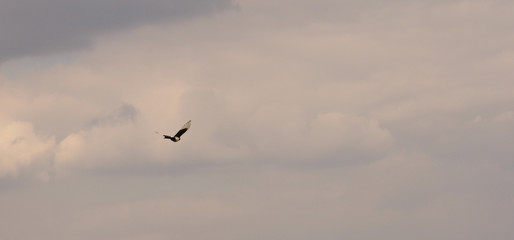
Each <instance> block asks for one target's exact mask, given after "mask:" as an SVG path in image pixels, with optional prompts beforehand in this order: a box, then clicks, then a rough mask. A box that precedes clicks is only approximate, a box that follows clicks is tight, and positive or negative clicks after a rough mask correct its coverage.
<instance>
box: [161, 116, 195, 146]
mask: <svg viewBox="0 0 514 240" xmlns="http://www.w3.org/2000/svg"><path fill="white" fill-rule="evenodd" d="M190 127H191V120H189V121H187V122H186V123H185V124H184V126H182V128H180V130H178V132H177V133H176V134H175V136H173V137H172V136H168V135H162V136H163V137H164V139H169V140H171V141H172V142H178V141H180V137H181V136H182V134H184V133H185V132H186V131H187V130H188V129H189V128H190ZM155 133H157V134H160V133H159V132H157V131H156V132H155Z"/></svg>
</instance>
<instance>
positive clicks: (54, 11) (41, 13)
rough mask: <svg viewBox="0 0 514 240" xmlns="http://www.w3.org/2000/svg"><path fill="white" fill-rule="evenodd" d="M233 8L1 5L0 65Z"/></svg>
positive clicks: (111, 1) (220, 3)
mask: <svg viewBox="0 0 514 240" xmlns="http://www.w3.org/2000/svg"><path fill="white" fill-rule="evenodd" d="M230 7H231V2H230V1H227V0H215V1H183V0H174V1H159V0H155V1H147V2H144V3H142V2H138V1H118V0H108V1H87V2H83V1H59V0H48V1H31V0H27V1H25V0H24V1H11V0H3V1H1V2H0V33H2V34H1V35H0V63H1V62H4V61H6V60H10V59H13V58H19V57H25V56H34V55H36V56H38V55H48V54H55V53H63V52H66V51H75V50H81V49H83V48H85V47H89V46H90V45H91V44H92V42H93V41H94V38H95V37H97V36H98V35H102V34H106V33H111V32H117V31H121V30H126V29H130V28H134V27H138V26H141V25H146V24H151V23H159V22H167V21H182V20H187V19H191V18H195V17H199V16H203V15H209V14H212V13H215V12H218V11H221V10H224V9H227V8H230Z"/></svg>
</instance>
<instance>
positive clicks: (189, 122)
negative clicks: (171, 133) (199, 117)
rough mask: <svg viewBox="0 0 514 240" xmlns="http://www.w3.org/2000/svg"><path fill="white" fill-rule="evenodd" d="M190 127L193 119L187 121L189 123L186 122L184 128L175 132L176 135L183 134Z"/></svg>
mask: <svg viewBox="0 0 514 240" xmlns="http://www.w3.org/2000/svg"><path fill="white" fill-rule="evenodd" d="M190 127H191V120H189V121H187V123H186V124H184V126H182V128H181V129H180V130H179V131H178V132H177V134H175V137H180V136H182V134H184V133H185V132H186V131H187V130H188V129H189V128H190Z"/></svg>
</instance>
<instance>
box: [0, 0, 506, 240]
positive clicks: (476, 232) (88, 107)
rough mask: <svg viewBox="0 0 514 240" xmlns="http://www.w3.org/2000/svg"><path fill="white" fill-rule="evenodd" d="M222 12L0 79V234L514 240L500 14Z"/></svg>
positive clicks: (460, 6) (381, 6)
mask: <svg viewBox="0 0 514 240" xmlns="http://www.w3.org/2000/svg"><path fill="white" fill-rule="evenodd" d="M238 4H239V6H240V9H239V10H240V11H226V12H223V14H218V15H216V14H214V15H209V17H206V18H197V19H195V20H194V21H183V22H180V23H179V24H176V22H171V23H170V24H160V25H145V26H143V27H140V28H132V29H131V30H129V29H127V31H122V32H111V34H106V35H103V36H102V37H101V38H97V39H96V41H97V42H96V45H95V48H94V49H89V51H85V52H84V53H83V54H81V55H80V56H79V57H78V58H77V59H75V60H74V61H72V62H67V61H64V62H59V63H56V64H55V62H54V61H53V60H54V59H47V58H40V59H39V61H41V62H43V63H46V62H45V61H47V60H48V61H50V62H52V64H49V65H48V64H42V65H44V66H45V67H41V68H37V69H31V70H30V71H24V72H21V73H19V74H16V75H9V74H5V75H4V76H2V83H1V84H2V85H1V87H2V88H1V89H0V101H1V102H3V103H4V102H6V103H8V104H5V106H2V110H1V112H0V115H1V116H2V119H4V122H5V124H4V123H3V124H2V125H1V126H6V127H3V128H1V129H18V130H16V132H18V133H19V134H15V135H17V136H20V135H24V136H31V137H30V139H32V140H31V141H32V143H33V144H34V145H35V146H37V145H40V146H44V147H41V148H40V149H42V150H41V151H35V152H34V154H32V155H31V156H33V157H32V158H30V159H32V160H30V161H28V160H27V161H25V160H20V161H17V162H18V163H19V164H18V165H16V166H17V167H16V169H17V172H18V178H15V177H13V176H14V172H15V171H14V170H8V171H7V169H9V168H7V167H5V169H6V172H9V173H5V174H4V176H3V178H2V179H0V187H2V186H6V185H9V184H10V183H12V182H16V183H18V184H17V185H16V184H15V186H12V187H8V188H0V194H3V195H2V198H0V208H1V209H0V210H2V212H5V213H6V214H5V215H6V216H15V217H9V218H8V217H4V218H1V217H0V232H2V234H4V235H3V236H6V237H7V238H13V239H30V238H42V237H41V236H45V237H46V236H50V237H47V238H52V239H80V238H87V239H91V238H95V239H130V238H132V239H169V238H170V237H177V236H179V238H180V237H182V238H185V239H205V238H206V237H209V238H211V239H244V238H252V237H254V238H259V239H352V238H359V239H377V238H380V239H413V238H415V239H484V238H488V237H489V238H491V236H493V238H499V239H502V238H505V237H504V236H511V235H512V228H511V227H510V226H511V225H513V224H512V222H513V221H512V215H513V214H512V213H513V207H512V204H511V203H512V202H513V201H514V192H513V189H512V188H511V187H510V185H509V183H511V182H512V181H513V176H514V175H513V174H512V167H511V166H512V159H513V158H512V150H511V146H510V145H511V144H509V143H511V142H513V140H514V139H513V138H512V134H510V133H511V132H512V130H513V128H512V127H513V125H512V123H513V114H512V112H513V109H512V102H514V99H513V95H512V89H513V88H514V85H513V82H512V80H511V79H512V77H513V76H514V72H513V71H512V68H509V67H508V66H509V62H511V58H512V56H513V54H512V53H513V52H514V51H513V48H512V41H511V38H512V36H511V35H512V34H510V32H509V31H505V29H510V28H511V27H512V26H511V25H512V23H513V22H514V21H508V20H510V19H511V18H512V14H510V13H511V12H512V9H514V5H513V4H512V3H510V2H507V1H492V2H487V3H480V2H477V1H431V2H424V1H417V2H407V1H389V2H380V3H377V2H375V1H360V2H358V3H357V2H348V1H346V2H345V1H294V3H293V1H282V2H280V1H278V2H277V1H239V2H238ZM341 12H348V13H349V15H345V14H340V13H341ZM8 68H9V66H5V67H4V69H2V71H5V72H8V71H9V69H8ZM3 74H4V73H3ZM189 119H191V120H192V127H191V129H190V130H189V131H188V132H187V133H186V134H185V135H184V136H183V138H182V141H181V142H179V143H176V144H175V143H171V142H169V141H165V140H164V139H162V136H158V135H155V134H154V132H153V131H154V130H158V131H160V132H163V133H170V134H173V133H175V132H176V131H177V130H178V128H179V127H180V126H182V124H184V123H185V122H186V121H187V120H189ZM9 131H11V130H9ZM6 136H7V135H6ZM9 136H10V135H9ZM13 136H14V135H13ZM5 139H8V140H9V141H5V143H9V144H6V145H3V146H5V148H4V149H7V150H6V151H7V152H13V153H16V154H15V156H18V155H17V153H18V152H17V149H16V148H14V147H11V145H10V143H11V142H12V141H13V140H15V139H16V138H15V137H7V138H5ZM41 162H45V163H49V164H42V163H41ZM5 166H8V165H5ZM9 166H10V165H9ZM33 170H34V171H33ZM36 170H38V171H36ZM45 171H47V172H49V174H48V175H49V176H50V177H48V178H47V181H46V183H45V184H43V183H40V182H38V181H34V182H30V183H26V182H24V180H25V179H24V178H19V176H20V175H21V176H23V175H24V174H25V175H29V176H32V175H34V174H35V173H36V172H45ZM54 173H55V174H54ZM22 183H23V184H22ZM7 193H9V194H7ZM11 213H12V214H11ZM15 213H16V214H15ZM20 226H21V227H20ZM27 226H30V227H31V231H23V229H26V228H27ZM63 229H64V230H63ZM127 229H129V230H128V231H127ZM3 236H2V237H3Z"/></svg>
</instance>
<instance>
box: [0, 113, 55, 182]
mask: <svg viewBox="0 0 514 240" xmlns="http://www.w3.org/2000/svg"><path fill="white" fill-rule="evenodd" d="M5 123H6V122H5V121H2V127H1V128H0V136H1V137H0V156H1V158H0V178H2V177H5V176H17V175H18V173H19V171H20V169H22V168H24V167H28V166H31V165H37V163H36V162H38V161H49V160H50V159H52V158H53V149H54V147H55V140H54V139H53V138H52V137H45V136H40V135H38V134H37V133H35V132H34V129H33V126H32V124H31V123H29V122H20V121H9V122H7V123H6V125H4V124H5ZM36 173H37V172H36Z"/></svg>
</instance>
